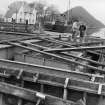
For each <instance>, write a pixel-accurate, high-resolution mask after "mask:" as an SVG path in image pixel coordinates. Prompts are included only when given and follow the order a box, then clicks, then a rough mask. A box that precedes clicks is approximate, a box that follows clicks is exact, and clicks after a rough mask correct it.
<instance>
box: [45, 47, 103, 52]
mask: <svg viewBox="0 0 105 105" xmlns="http://www.w3.org/2000/svg"><path fill="white" fill-rule="evenodd" d="M99 49H105V46H92V47H77V48H61V49H51V50H46V52H66V51H86V50H99Z"/></svg>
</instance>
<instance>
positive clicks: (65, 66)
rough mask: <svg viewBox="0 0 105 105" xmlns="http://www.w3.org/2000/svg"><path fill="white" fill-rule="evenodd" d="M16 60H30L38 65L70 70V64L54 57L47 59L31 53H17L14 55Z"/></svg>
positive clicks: (29, 61)
mask: <svg viewBox="0 0 105 105" xmlns="http://www.w3.org/2000/svg"><path fill="white" fill-rule="evenodd" d="M14 58H15V60H16V61H21V62H28V63H31V64H37V65H45V66H50V67H55V68H61V69H68V70H70V65H69V64H67V63H64V62H61V61H58V60H53V59H47V58H44V57H37V56H36V57H32V56H30V55H27V54H26V55H24V54H19V53H16V54H15V56H14Z"/></svg>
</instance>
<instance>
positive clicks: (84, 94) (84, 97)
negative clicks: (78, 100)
mask: <svg viewBox="0 0 105 105" xmlns="http://www.w3.org/2000/svg"><path fill="white" fill-rule="evenodd" d="M86 99H87V93H86V92H84V93H83V102H84V104H85V105H86Z"/></svg>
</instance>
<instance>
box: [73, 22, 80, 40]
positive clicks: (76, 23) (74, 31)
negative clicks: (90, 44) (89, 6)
mask: <svg viewBox="0 0 105 105" xmlns="http://www.w3.org/2000/svg"><path fill="white" fill-rule="evenodd" d="M78 23H79V22H78V20H75V21H74V22H73V25H72V41H76V37H77V35H78V31H79V30H78V28H79V27H78Z"/></svg>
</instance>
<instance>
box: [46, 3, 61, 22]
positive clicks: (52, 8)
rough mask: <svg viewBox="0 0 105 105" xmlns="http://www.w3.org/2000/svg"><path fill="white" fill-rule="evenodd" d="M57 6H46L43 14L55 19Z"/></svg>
mask: <svg viewBox="0 0 105 105" xmlns="http://www.w3.org/2000/svg"><path fill="white" fill-rule="evenodd" d="M59 13H60V12H59V11H58V9H57V7H56V6H55V5H50V6H48V7H47V8H46V10H45V14H46V15H49V16H50V18H51V19H50V20H55V18H56V15H57V14H59Z"/></svg>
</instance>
